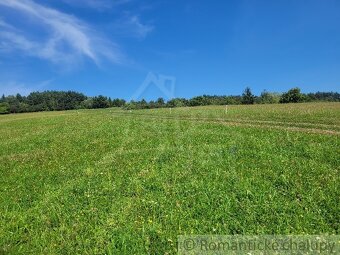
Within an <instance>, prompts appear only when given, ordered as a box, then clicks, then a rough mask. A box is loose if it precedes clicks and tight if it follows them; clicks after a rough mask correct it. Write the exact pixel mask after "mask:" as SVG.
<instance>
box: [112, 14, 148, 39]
mask: <svg viewBox="0 0 340 255" xmlns="http://www.w3.org/2000/svg"><path fill="white" fill-rule="evenodd" d="M112 29H113V30H114V31H115V33H117V34H121V35H124V36H127V37H136V38H139V39H144V38H145V37H146V36H147V35H148V34H149V33H151V32H152V31H153V30H154V26H152V25H148V24H143V23H142V22H141V20H140V18H139V16H138V15H126V16H125V17H124V18H122V19H120V20H119V21H118V22H116V23H114V24H113V25H112Z"/></svg>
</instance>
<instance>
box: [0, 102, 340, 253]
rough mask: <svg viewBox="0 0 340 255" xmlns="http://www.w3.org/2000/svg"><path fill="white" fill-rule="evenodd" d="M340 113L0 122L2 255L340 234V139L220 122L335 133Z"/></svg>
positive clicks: (117, 114) (291, 110)
mask: <svg viewBox="0 0 340 255" xmlns="http://www.w3.org/2000/svg"><path fill="white" fill-rule="evenodd" d="M339 106H340V104H336V103H330V104H326V103H325V104H298V105H284V106H281V105H276V106H270V107H269V106H233V107H231V108H230V109H229V111H228V114H227V115H225V113H224V108H223V107H199V108H178V109H172V112H171V113H170V111H169V109H158V110H143V111H134V112H132V113H130V112H128V111H121V110H118V109H106V110H82V111H68V112H47V113H30V114H18V115H8V116H0V127H1V128H0V137H1V139H0V162H1V164H0V173H1V175H0V198H1V199H0V212H1V213H0V254H1V253H4V254H175V253H176V249H177V243H176V240H177V235H180V234H320V233H328V234H339V223H340V217H339V215H340V209H339V198H340V189H339V183H340V182H339V181H340V180H339V176H340V175H339V168H340V157H339V156H340V139H339V135H338V134H337V133H333V134H327V133H325V134H324V133H322V132H320V133H318V134H314V133H310V132H309V131H308V130H309V129H306V130H304V127H303V126H298V127H299V129H298V130H295V131H293V130H287V129H286V127H288V126H291V125H292V124H289V125H285V124H284V123H281V124H280V123H277V124H276V125H278V126H280V125H281V126H282V129H280V128H279V129H268V128H266V127H263V128H262V127H261V125H262V124H263V123H260V125H258V126H256V127H255V126H254V127H252V126H243V125H237V126H234V125H231V124H230V123H229V124H228V123H224V122H221V120H218V119H221V118H224V119H229V120H230V121H239V120H240V119H243V120H246V119H248V120H249V119H250V120H253V121H256V120H260V121H276V122H293V123H294V122H295V123H307V124H311V126H312V127H313V129H318V128H320V130H325V128H326V129H327V130H328V129H329V128H330V127H329V126H332V128H330V130H333V131H337V130H339V118H338V117H339V112H340V111H339V109H340V107H339ZM150 116H153V118H150ZM164 117H167V118H164ZM198 118H201V119H202V118H209V119H211V120H214V119H215V120H218V121H207V122H204V121H198V120H197V119H198ZM195 119H196V120H195ZM252 123H253V122H252ZM322 124H326V125H329V126H326V127H324V126H322ZM318 125H320V126H318ZM293 126H294V125H293ZM309 127H310V126H309Z"/></svg>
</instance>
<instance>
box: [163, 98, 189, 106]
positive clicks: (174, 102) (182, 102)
mask: <svg viewBox="0 0 340 255" xmlns="http://www.w3.org/2000/svg"><path fill="white" fill-rule="evenodd" d="M188 105H189V102H188V100H187V99H185V98H173V99H171V100H169V101H168V102H167V107H171V108H174V107H184V106H188Z"/></svg>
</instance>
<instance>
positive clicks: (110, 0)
mask: <svg viewBox="0 0 340 255" xmlns="http://www.w3.org/2000/svg"><path fill="white" fill-rule="evenodd" d="M62 1H63V2H64V3H67V4H69V5H72V6H77V7H87V8H94V9H96V10H105V9H110V8H112V7H116V6H119V5H123V4H126V3H130V2H132V0H62Z"/></svg>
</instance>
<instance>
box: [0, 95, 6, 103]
mask: <svg viewBox="0 0 340 255" xmlns="http://www.w3.org/2000/svg"><path fill="white" fill-rule="evenodd" d="M5 101H6V98H5V94H2V97H1V99H0V102H1V103H2V102H5Z"/></svg>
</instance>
